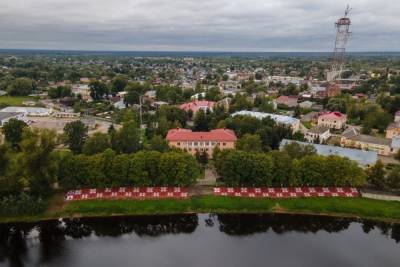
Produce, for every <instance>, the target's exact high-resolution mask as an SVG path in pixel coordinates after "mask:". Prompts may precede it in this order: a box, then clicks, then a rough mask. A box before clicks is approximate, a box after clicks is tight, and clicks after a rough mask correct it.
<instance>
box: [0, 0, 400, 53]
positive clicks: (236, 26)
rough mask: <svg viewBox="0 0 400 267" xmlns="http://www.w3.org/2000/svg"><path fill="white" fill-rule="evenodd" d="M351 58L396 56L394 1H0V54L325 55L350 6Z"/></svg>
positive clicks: (398, 34) (397, 5) (398, 6)
mask: <svg viewBox="0 0 400 267" xmlns="http://www.w3.org/2000/svg"><path fill="white" fill-rule="evenodd" d="M348 3H349V4H350V5H351V6H352V7H353V11H352V14H351V19H352V31H353V33H354V34H353V36H352V39H351V40H350V42H349V50H352V51H400V18H399V17H398V16H399V15H398V14H399V11H400V1H398V0H380V1H376V0H0V48H28V49H68V50H75V49H83V50H126V51H132V50H146V51H150V50H158V51H160V50H161V51H162V50H164V51H165V50H168V51H172V50H183V51H203V50H204V51H330V50H332V48H333V42H334V38H335V29H334V26H333V24H334V22H335V20H336V19H337V18H338V17H340V16H342V15H343V13H344V9H345V7H346V5H347V4H348Z"/></svg>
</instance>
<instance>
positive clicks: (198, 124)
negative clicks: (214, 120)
mask: <svg viewBox="0 0 400 267" xmlns="http://www.w3.org/2000/svg"><path fill="white" fill-rule="evenodd" d="M209 123H210V118H209V117H208V116H207V114H206V112H204V110H202V109H200V110H199V111H197V112H196V114H195V115H194V121H193V124H194V126H193V129H194V130H195V131H208V130H209V129H210V125H209Z"/></svg>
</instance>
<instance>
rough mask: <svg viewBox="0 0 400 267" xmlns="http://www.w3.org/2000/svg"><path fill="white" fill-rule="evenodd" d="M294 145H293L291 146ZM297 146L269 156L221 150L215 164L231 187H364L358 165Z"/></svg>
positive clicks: (221, 176) (363, 175)
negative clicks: (297, 150) (298, 150)
mask: <svg viewBox="0 0 400 267" xmlns="http://www.w3.org/2000/svg"><path fill="white" fill-rule="evenodd" d="M289 146H290V145H289ZM293 150H294V149H293V147H290V148H288V149H284V151H271V152H269V153H262V152H247V151H240V150H224V151H217V152H216V153H215V157H214V164H215V167H216V170H217V173H218V175H219V176H220V179H221V181H223V182H224V183H226V184H227V185H229V186H355V187H359V186H363V185H364V184H365V181H366V180H365V172H364V170H363V169H362V168H360V167H359V166H358V165H357V163H356V162H353V161H351V160H349V159H347V158H342V157H338V156H329V157H324V156H319V155H316V154H315V152H312V151H309V150H307V149H305V150H303V152H304V153H305V154H302V153H301V151H300V152H298V153H293V154H290V153H289V151H293Z"/></svg>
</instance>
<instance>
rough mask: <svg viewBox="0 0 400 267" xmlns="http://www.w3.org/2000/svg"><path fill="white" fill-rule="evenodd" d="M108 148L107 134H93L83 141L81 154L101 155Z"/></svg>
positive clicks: (109, 144) (108, 139) (108, 138)
mask: <svg viewBox="0 0 400 267" xmlns="http://www.w3.org/2000/svg"><path fill="white" fill-rule="evenodd" d="M108 148H111V143H110V137H109V136H108V134H103V133H94V134H93V136H91V137H89V138H88V139H87V140H86V141H85V144H84V145H83V150H82V152H83V154H86V155H94V154H98V153H102V152H104V151H105V150H106V149H108Z"/></svg>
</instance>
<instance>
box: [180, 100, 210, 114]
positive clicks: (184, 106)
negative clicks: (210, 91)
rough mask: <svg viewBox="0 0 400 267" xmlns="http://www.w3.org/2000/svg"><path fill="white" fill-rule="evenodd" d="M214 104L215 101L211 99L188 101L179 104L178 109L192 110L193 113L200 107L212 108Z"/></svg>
mask: <svg viewBox="0 0 400 267" xmlns="http://www.w3.org/2000/svg"><path fill="white" fill-rule="evenodd" d="M214 105H215V102H213V101H205V100H202V101H193V102H188V103H184V104H182V105H180V106H179V108H180V109H183V110H185V111H189V110H191V111H193V113H196V112H197V111H199V110H200V109H212V108H213V107H214Z"/></svg>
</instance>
